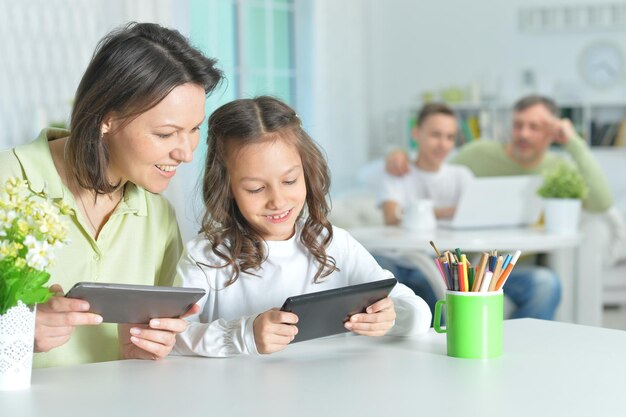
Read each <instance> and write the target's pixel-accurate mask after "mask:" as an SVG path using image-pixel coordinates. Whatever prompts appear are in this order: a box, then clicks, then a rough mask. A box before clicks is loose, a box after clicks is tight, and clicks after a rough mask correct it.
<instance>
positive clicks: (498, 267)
mask: <svg viewBox="0 0 626 417" xmlns="http://www.w3.org/2000/svg"><path fill="white" fill-rule="evenodd" d="M503 263H504V258H503V257H502V255H500V256H498V261H497V262H496V268H495V270H494V271H493V277H492V278H491V284H489V291H495V290H496V285H497V284H498V278H500V274H501V273H502V264H503Z"/></svg>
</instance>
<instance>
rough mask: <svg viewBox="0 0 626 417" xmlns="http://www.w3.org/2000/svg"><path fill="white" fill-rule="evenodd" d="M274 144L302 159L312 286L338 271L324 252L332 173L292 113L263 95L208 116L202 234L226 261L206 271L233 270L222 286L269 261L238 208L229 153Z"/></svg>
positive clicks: (305, 239)
mask: <svg viewBox="0 0 626 417" xmlns="http://www.w3.org/2000/svg"><path fill="white" fill-rule="evenodd" d="M273 140H285V141H289V142H290V143H291V144H293V145H294V146H295V147H296V149H297V150H298V153H299V154H300V158H301V159H302V168H303V171H304V180H305V184H306V192H307V195H306V210H303V211H302V213H300V216H304V215H306V216H307V218H306V220H305V222H304V226H303V227H302V231H301V235H300V241H301V242H302V244H303V245H304V246H305V247H306V248H308V250H309V251H310V252H311V254H312V255H313V257H314V258H315V260H316V261H317V263H318V264H319V267H318V271H317V273H316V275H315V277H314V280H315V282H317V281H318V279H319V278H322V277H325V276H328V275H329V274H330V273H332V272H333V271H335V270H337V269H338V268H337V267H336V266H335V260H334V259H333V258H332V257H331V256H328V255H327V253H326V248H327V247H328V245H329V244H330V242H331V241H332V238H333V229H332V226H331V224H330V222H329V221H328V219H327V216H328V212H329V210H330V208H329V204H328V201H327V200H326V196H327V195H328V191H329V188H330V173H329V170H328V165H327V164H326V160H325V159H324V156H323V155H322V152H321V151H320V149H319V148H318V147H317V145H316V144H315V142H314V141H313V139H311V137H310V136H309V135H308V134H307V133H306V132H305V131H304V129H302V126H301V123H300V119H299V117H298V115H297V114H296V112H295V111H294V110H293V109H291V108H290V107H289V106H287V105H286V104H284V103H282V102H281V101H280V100H278V99H275V98H273V97H267V96H261V97H257V98H254V99H241V100H235V101H232V102H230V103H228V104H225V105H224V106H222V107H220V108H219V109H217V110H215V112H214V113H213V114H212V115H211V116H210V117H209V132H208V151H207V157H206V165H205V175H204V181H203V187H202V195H203V199H204V204H205V207H206V213H205V215H204V218H203V220H202V230H201V231H202V232H203V233H204V235H205V236H206V238H207V239H208V240H209V242H210V243H211V246H212V250H213V252H214V253H215V255H217V256H218V257H219V258H220V259H222V260H224V264H222V265H209V266H211V267H216V268H223V267H229V266H230V267H231V268H232V271H233V273H232V276H231V277H230V280H229V281H228V282H227V283H226V285H230V284H232V283H233V282H235V281H236V280H237V278H238V277H239V274H240V273H241V272H248V273H254V272H253V271H254V270H257V269H258V268H259V267H260V266H261V264H262V263H263V261H264V260H265V259H266V256H267V254H266V249H265V241H264V240H263V238H262V237H261V236H260V235H259V234H258V233H257V232H256V231H255V230H254V229H253V228H252V227H251V226H250V225H249V224H248V222H247V221H246V219H245V218H244V217H243V215H242V214H241V212H240V211H239V209H238V207H237V204H236V202H235V199H234V197H233V194H232V192H231V187H230V181H229V176H228V171H227V165H226V161H227V158H228V155H229V152H236V150H237V149H241V148H242V147H243V146H246V145H250V144H254V143H259V142H263V141H273ZM305 211H306V214H305Z"/></svg>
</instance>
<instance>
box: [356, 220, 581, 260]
mask: <svg viewBox="0 0 626 417" xmlns="http://www.w3.org/2000/svg"><path fill="white" fill-rule="evenodd" d="M348 231H349V232H350V234H351V235H352V236H354V238H355V239H356V240H358V241H359V242H360V243H361V244H362V245H363V246H365V248H366V249H368V250H389V249H391V250H401V251H402V250H409V251H411V250H416V249H418V250H430V251H431V252H432V248H431V246H430V244H429V243H428V242H429V241H430V240H433V241H434V242H435V244H436V245H437V246H438V247H439V249H440V250H444V249H454V248H458V247H460V248H461V249H462V250H463V251H464V252H478V251H485V250H491V249H497V250H498V251H515V250H517V249H519V250H521V251H522V252H537V251H551V250H555V249H564V248H572V247H575V246H577V245H578V243H579V240H580V236H579V235H578V234H576V235H572V236H564V235H555V234H550V233H546V232H545V231H544V230H543V229H542V228H535V227H527V228H507V229H476V230H451V229H442V228H438V229H436V230H435V231H434V232H429V233H423V232H422V233H419V232H411V231H408V230H406V229H403V228H401V227H397V226H375V227H354V228H351V229H348ZM433 255H434V252H433Z"/></svg>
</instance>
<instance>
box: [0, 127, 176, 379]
mask: <svg viewBox="0 0 626 417" xmlns="http://www.w3.org/2000/svg"><path fill="white" fill-rule="evenodd" d="M68 134H69V132H68V131H66V130H61V129H45V130H43V131H42V132H41V134H40V135H39V137H38V138H37V139H36V140H35V141H34V142H31V143H29V144H26V145H23V146H18V147H16V148H13V149H10V150H7V151H3V152H0V181H1V182H4V181H5V180H6V179H7V178H9V177H12V176H17V177H20V178H23V179H26V180H28V183H29V187H30V189H31V190H33V191H35V192H41V191H42V190H43V189H44V187H47V192H48V196H49V197H50V198H52V199H53V200H63V201H64V202H65V203H66V204H68V205H69V206H70V207H71V208H72V209H73V213H72V215H71V216H69V218H68V217H66V221H67V222H68V226H69V238H70V243H69V245H67V246H65V247H63V248H60V249H58V250H57V251H56V252H55V258H56V260H55V265H54V266H53V267H52V268H50V275H51V276H50V280H49V281H48V283H49V284H50V285H52V284H60V285H61V286H62V287H63V290H64V291H66V292H67V291H68V290H69V289H70V288H71V287H72V286H73V285H74V284H75V283H76V282H79V281H94V282H111V283H124V284H142V285H171V284H172V281H173V279H174V276H175V271H176V264H177V262H178V259H179V257H180V254H181V251H182V241H181V237H180V232H179V229H178V224H177V223H176V217H175V215H174V210H173V209H172V207H171V206H170V204H169V203H168V202H167V200H166V199H165V198H164V197H161V196H160V195H157V194H152V193H150V192H148V191H146V190H144V189H142V188H140V187H137V186H136V185H135V184H132V183H128V184H127V185H126V187H125V190H124V197H123V198H122V201H121V202H120V204H118V206H117V207H116V208H115V211H114V212H113V214H112V215H111V217H110V218H109V220H108V221H107V222H106V224H105V225H104V227H103V228H102V231H101V232H100V235H99V236H98V239H97V240H94V238H93V237H92V236H91V235H90V233H89V232H88V230H89V228H88V227H87V223H86V222H85V219H83V217H82V214H81V211H80V210H79V209H78V205H77V202H76V200H75V199H74V196H73V195H72V194H71V193H70V191H69V190H68V189H67V188H66V187H65V185H64V184H63V183H62V182H61V178H60V177H59V174H58V173H57V170H56V168H55V166H54V163H53V160H52V156H51V154H50V148H49V147H48V141H51V140H55V139H58V138H62V137H66V136H68ZM118 358H119V345H118V337H117V326H116V325H115V324H101V325H98V326H79V327H77V328H75V329H74V332H73V334H72V337H71V339H70V340H69V341H68V342H67V343H66V344H64V345H62V346H60V347H58V348H56V349H53V350H51V351H50V352H47V353H36V354H35V357H34V366H35V367H49V366H58V365H72V364H80V363H90V362H102V361H110V360H115V359H118Z"/></svg>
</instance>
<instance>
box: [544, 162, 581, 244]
mask: <svg viewBox="0 0 626 417" xmlns="http://www.w3.org/2000/svg"><path fill="white" fill-rule="evenodd" d="M587 191H588V190H587V185H586V184H585V181H584V180H583V178H582V176H581V175H580V173H579V172H578V170H576V168H574V167H573V166H571V165H569V164H561V165H559V166H557V167H556V168H554V169H552V170H549V171H547V172H546V173H545V174H544V180H543V184H542V185H541V187H539V189H538V190H537V192H538V194H539V195H540V196H541V197H543V200H544V223H545V227H546V231H548V232H549V233H557V234H575V233H576V232H577V231H578V223H579V220H580V210H581V206H582V199H584V198H585V197H586V196H587Z"/></svg>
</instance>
